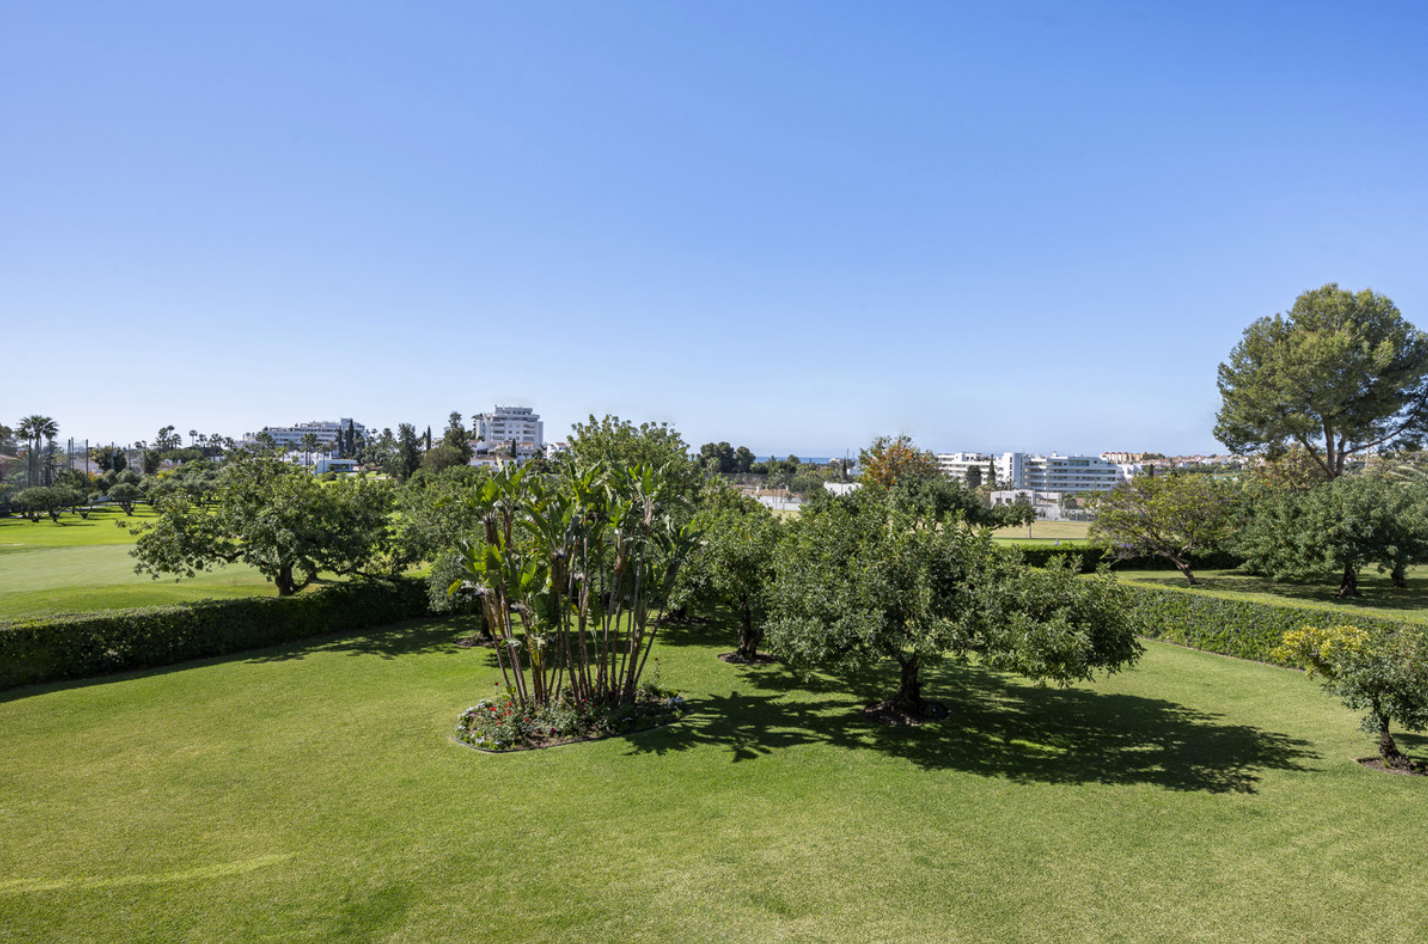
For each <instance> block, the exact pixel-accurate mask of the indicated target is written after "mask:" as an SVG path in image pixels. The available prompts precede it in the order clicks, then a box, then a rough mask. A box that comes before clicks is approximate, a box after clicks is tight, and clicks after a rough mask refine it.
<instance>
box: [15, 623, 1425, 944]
mask: <svg viewBox="0 0 1428 944" xmlns="http://www.w3.org/2000/svg"><path fill="white" fill-rule="evenodd" d="M462 632H463V630H462V628H461V627H459V626H457V625H455V624H453V623H450V622H440V621H433V622H426V623H417V624H410V625H406V626H403V627H397V628H394V629H391V630H388V631H386V632H382V633H374V634H362V635H349V636H345V637H340V638H329V639H325V640H319V641H315V642H312V643H310V644H306V645H295V646H289V647H285V648H280V649H274V650H267V651H263V652H259V653H250V654H247V655H244V656H239V657H230V658H227V659H222V660H209V661H206V662H201V663H192V664H188V665H185V666H179V667H174V668H170V669H167V670H161V671H154V672H148V673H143V674H135V675H130V676H123V677H117V678H113V679H107V680H92V681H88V682H82V683H75V684H71V685H58V686H47V687H43V688H38V689H26V690H20V691H16V692H10V693H6V694H5V695H0V730H3V731H4V732H5V736H4V738H3V739H0V834H3V835H4V837H5V841H4V842H3V843H0V940H16V941H20V940H23V941H56V942H59V941H64V942H75V941H125V942H130V941H204V942H223V941H245V942H246V941H257V940H272V941H304V942H309V941H314V942H315V941H334V942H336V941H378V940H380V941H395V942H423V944H424V942H441V941H462V942H466V941H506V942H523V941H532V942H534V941H550V942H580V944H589V942H604V941H610V942H616V941H618V942H627V941H628V942H646V941H647V942H660V944H667V942H670V941H741V942H742V941H758V942H763V941H775V942H778V941H899V942H901V941H909V942H911V941H929V942H934V941H935V942H946V941H1016V942H1067V941H1073V942H1074V941H1176V942H1179V941H1187V940H1204V941H1236V942H1240V941H1265V942H1275V944H1278V942H1283V941H1324V942H1343V941H1374V942H1385V941H1417V940H1419V939H1420V938H1421V933H1422V927H1423V926H1424V925H1425V923H1428V899H1425V897H1424V896H1423V895H1422V894H1421V882H1422V876H1423V874H1424V873H1425V866H1428V818H1425V817H1424V816H1423V815H1422V810H1423V807H1424V803H1425V797H1428V793H1425V791H1428V781H1425V780H1423V779H1420V778H1408V777H1396V776H1390V775H1385V774H1381V773H1375V772H1372V771H1369V770H1366V769H1364V768H1362V767H1360V766H1358V765H1357V764H1355V763H1354V761H1353V758H1354V757H1356V756H1362V755H1366V754H1369V753H1371V752H1372V746H1371V744H1370V743H1369V741H1368V740H1367V739H1365V738H1364V737H1363V736H1362V735H1360V734H1358V733H1357V731H1356V730H1355V728H1354V721H1353V718H1352V717H1351V716H1350V714H1349V713H1348V712H1346V711H1345V710H1343V709H1342V708H1340V707H1339V706H1338V705H1337V703H1336V702H1334V701H1332V700H1330V699H1328V698H1325V697H1324V696H1322V695H1321V694H1320V693H1319V691H1318V688H1317V686H1316V685H1314V684H1313V683H1312V682H1310V681H1308V680H1306V679H1305V678H1304V677H1303V676H1302V675H1300V674H1298V673H1295V672H1290V671H1285V670H1279V669H1274V668H1270V667H1266V666H1262V665H1256V664H1250V663H1243V662H1237V661H1235V660H1231V659H1225V658H1221V657H1218V656H1211V655H1207V654H1204V653H1198V652H1192V651H1189V650H1183V649H1177V648H1173V647H1170V646H1165V645H1160V644H1149V651H1148V653H1147V654H1146V657H1145V659H1144V661H1143V663H1142V665H1141V666H1140V667H1138V668H1136V669H1134V670H1131V671H1128V672H1125V673H1123V674H1121V675H1118V676H1115V677H1113V678H1111V679H1108V680H1105V681H1102V682H1099V683H1097V684H1094V685H1088V686H1080V687H1076V688H1073V689H1069V690H1058V689H1044V688H1036V687H1034V686H1028V685H1022V684H1019V683H1016V682H1012V681H1009V680H1007V679H1005V678H1003V677H1001V676H997V675H993V674H989V673H984V672H981V671H978V670H976V669H966V668H963V669H957V668H952V667H945V668H942V669H940V670H938V671H936V672H934V673H932V674H931V676H930V677H929V684H928V694H929V696H930V697H936V698H941V699H943V700H945V701H947V702H948V703H949V705H950V706H951V708H952V717H951V718H950V719H949V720H948V721H945V722H943V723H941V724H938V725H933V726H928V727H925V728H921V729H886V728H880V727H876V726H874V725H872V724H870V723H869V722H867V721H865V720H864V719H863V717H862V715H861V714H860V712H859V711H858V705H859V704H860V703H861V701H864V700H868V699H871V698H872V697H873V695H874V694H875V693H876V692H877V691H878V690H879V687H880V686H887V685H890V684H891V678H890V676H887V675H884V676H882V677H881V678H880V679H874V678H864V679H862V680H861V684H862V688H861V690H860V691H859V692H858V693H857V694H849V693H846V692H845V691H844V690H843V687H842V686H835V685H831V684H829V681H828V680H827V679H815V680H814V681H813V682H812V683H811V684H809V685H807V686H804V685H802V684H797V683H794V682H793V681H792V680H791V679H790V677H789V676H788V675H787V674H786V673H784V672H783V671H782V670H781V669H780V668H778V667H758V668H752V667H746V668H740V667H734V666H729V665H725V664H724V663H722V662H719V661H718V660H716V659H715V658H714V655H715V654H716V653H718V652H720V651H727V650H728V649H730V648H731V647H732V640H733V633H732V631H724V632H721V633H718V634H714V633H712V632H711V631H709V630H704V629H689V628H676V629H674V630H672V631H671V632H670V633H669V635H668V636H667V639H666V641H665V642H664V643H662V645H661V647H660V650H659V652H658V654H659V655H660V656H661V666H662V675H663V677H664V680H665V681H666V682H668V683H673V684H675V685H677V686H679V687H680V688H682V689H683V690H684V691H685V692H686V693H687V694H688V695H689V696H690V697H691V699H692V701H693V704H694V706H695V713H694V714H693V715H692V716H691V717H690V718H689V719H687V720H686V721H684V722H681V723H680V724H677V725H675V726H673V727H669V728H665V729H661V730H659V731H654V732H648V733H644V734H640V735H634V736H630V737H623V738H614V739H610V740H606V741H601V742H597V743H590V744H581V745H570V746H566V747H561V748H556V749H554V750H547V751H538V752H531V753H522V754H512V755H503V756H493V755H486V754H480V753H477V752H475V751H473V750H471V749H470V748H467V747H464V746H462V745H460V744H457V743H455V742H454V741H453V740H452V738H451V736H450V735H451V728H452V725H453V723H454V720H455V716H456V714H457V713H458V712H459V711H460V710H461V709H462V708H464V707H466V706H467V705H469V704H471V703H472V702H474V701H475V700H476V699H477V698H478V697H480V696H481V695H483V694H485V693H487V692H489V691H490V690H491V687H492V684H493V682H494V681H495V679H496V678H497V677H498V673H497V672H496V671H495V669H494V668H493V667H492V664H491V654H490V653H489V652H487V651H485V650H480V649H469V650H468V649H460V648H457V647H456V646H454V645H453V644H452V642H453V639H455V638H456V637H457V636H458V635H460V634H461V633H462ZM1404 742H1405V744H1406V746H1407V747H1408V749H1409V750H1411V751H1414V752H1417V753H1420V754H1422V753H1424V752H1425V748H1428V745H1425V742H1424V741H1423V739H1419V738H1412V737H1406V738H1404Z"/></svg>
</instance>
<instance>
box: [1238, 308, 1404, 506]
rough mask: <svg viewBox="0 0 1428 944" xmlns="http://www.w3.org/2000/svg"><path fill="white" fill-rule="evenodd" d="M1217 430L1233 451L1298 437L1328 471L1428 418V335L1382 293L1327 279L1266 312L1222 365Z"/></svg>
mask: <svg viewBox="0 0 1428 944" xmlns="http://www.w3.org/2000/svg"><path fill="white" fill-rule="evenodd" d="M1219 386H1220V395H1221V397H1222V399H1223V403H1222V406H1221V407H1220V412H1219V414H1218V415H1217V417H1216V425H1215V436H1216V438H1218V439H1219V440H1220V441H1221V442H1222V443H1224V444H1225V445H1226V446H1228V447H1229V449H1230V451H1231V452H1237V453H1251V452H1266V453H1269V454H1271V455H1272V454H1274V453H1276V452H1278V451H1282V450H1284V449H1285V448H1287V447H1288V446H1290V445H1297V446H1298V447H1299V448H1301V449H1303V450H1304V451H1305V453H1306V454H1307V455H1309V456H1310V457H1311V458H1312V459H1313V461H1314V462H1315V464H1316V465H1317V466H1318V467H1319V469H1320V470H1321V472H1322V473H1323V475H1324V478H1325V479H1334V478H1337V477H1339V476H1340V475H1343V473H1344V471H1345V463H1346V461H1347V459H1348V457H1349V456H1350V455H1352V454H1354V453H1362V452H1363V451H1365V450H1367V449H1370V448H1374V447H1385V446H1387V447H1392V446H1395V445H1402V444H1412V443H1416V442H1419V441H1420V440H1421V439H1422V436H1423V433H1424V431H1425V424H1428V336H1425V335H1424V334H1423V333H1422V332H1421V331H1419V330H1417V329H1416V328H1414V327H1413V326H1412V325H1411V324H1409V323H1408V322H1406V321H1404V320H1403V316H1402V315H1401V314H1400V313H1399V311H1398V308H1397V307H1395V306H1394V304H1393V302H1392V301H1390V300H1389V299H1388V298H1386V297H1385V296H1383V295H1379V294H1377V293H1375V292H1373V291H1370V290H1365V291H1362V292H1358V293H1353V292H1348V291H1345V290H1343V289H1341V288H1339V287H1338V286H1337V285H1335V284H1332V283H1331V284H1328V285H1325V286H1324V287H1322V288H1318V289H1314V290H1311V291H1308V292H1305V293H1304V294H1302V295H1300V296H1299V297H1298V298H1297V299H1296V300H1295V302H1294V307H1293V308H1292V309H1290V311H1289V313H1288V314H1287V315H1283V314H1279V315H1275V316H1274V317H1272V318H1261V319H1259V320H1258V321H1256V322H1254V323H1253V324H1251V325H1250V326H1249V327H1248V328H1246V329H1245V334H1244V338H1243V339H1242V340H1241V341H1240V343H1239V344H1238V345H1236V346H1235V349H1234V350H1233V351H1231V352H1230V359H1229V361H1227V362H1226V363H1223V364H1221V365H1220V371H1219Z"/></svg>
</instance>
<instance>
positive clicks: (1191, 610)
mask: <svg viewBox="0 0 1428 944" xmlns="http://www.w3.org/2000/svg"><path fill="white" fill-rule="evenodd" d="M1121 586H1123V587H1125V588H1126V589H1127V590H1128V591H1129V592H1130V594H1131V600H1132V605H1133V606H1134V614H1135V617H1136V619H1137V620H1138V621H1139V623H1140V633H1141V635H1143V636H1148V637H1150V638H1151V639H1160V640H1164V641H1165V642H1172V643H1176V644H1177V645H1181V646H1188V647H1190V648H1191V649H1203V650H1204V651H1206V652H1218V653H1219V654H1221V655H1226V656H1234V657H1236V658H1238V659H1253V660H1255V661H1256V662H1269V663H1271V664H1274V665H1283V666H1289V665H1290V663H1288V662H1285V661H1283V660H1280V659H1276V658H1274V655H1273V652H1274V649H1275V648H1276V647H1277V646H1278V645H1279V643H1280V640H1281V639H1282V638H1283V636H1284V634H1285V633H1286V632H1288V631H1289V630H1291V629H1298V628H1300V627H1301V626H1304V625H1309V626H1317V627H1329V626H1358V627H1361V628H1363V629H1370V630H1372V629H1377V630H1380V631H1381V630H1385V629H1395V628H1398V627H1400V626H1402V625H1403V623H1402V621H1401V620H1395V619H1389V618H1385V617H1381V616H1365V615H1363V614H1360V613H1342V612H1335V611H1334V610H1316V609H1310V608H1308V607H1301V606H1291V605H1280V604H1278V603H1259V602H1256V601H1252V600H1227V599H1224V598H1222V597H1212V596H1206V595H1203V594H1200V593H1197V592H1195V591H1193V590H1171V589H1158V588H1155V587H1137V586H1134V585H1132V584H1127V583H1124V582H1122V584H1121Z"/></svg>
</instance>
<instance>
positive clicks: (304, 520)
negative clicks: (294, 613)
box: [132, 456, 392, 596]
mask: <svg viewBox="0 0 1428 944" xmlns="http://www.w3.org/2000/svg"><path fill="white" fill-rule="evenodd" d="M391 505H392V493H391V489H390V487H389V486H388V484H387V483H386V482H380V481H378V482H363V481H359V480H353V479H344V480H340V481H337V482H332V483H328V484H324V483H321V482H318V481H317V479H316V478H315V477H314V476H312V475H311V474H310V473H308V472H305V471H304V470H302V469H301V468H299V467H297V466H294V465H291V464H289V463H286V462H283V461H281V460H279V459H274V458H271V457H267V456H254V457H249V458H240V459H238V460H236V461H234V462H232V463H230V464H229V465H227V466H225V467H224V469H223V471H222V473H221V474H220V476H219V479H218V482H217V485H216V487H215V489H214V494H213V499H212V502H211V504H209V505H208V506H207V507H199V506H197V505H195V504H194V503H193V501H192V500H191V499H190V498H189V496H188V495H186V494H184V493H183V492H182V491H177V492H173V493H171V494H169V495H167V496H165V497H163V498H161V499H159V500H158V505H157V510H158V512H159V517H158V519H157V520H156V521H154V522H152V523H149V524H146V525H143V526H141V527H139V528H137V529H135V533H136V534H138V535H139V540H138V542H137V543H136V544H135V546H134V550H133V551H132V554H133V556H134V558H135V560H136V561H137V562H138V563H137V564H136V566H135V568H134V569H135V570H136V571H137V572H139V573H148V574H152V575H153V576H154V577H155V578H157V577H158V576H159V575H160V574H178V575H181V576H189V577H192V576H193V575H194V574H195V572H197V571H200V570H209V569H211V568H213V567H216V566H223V565H225V564H231V563H235V562H238V561H242V562H243V563H245V564H248V565H250V566H251V567H253V568H254V569H256V570H257V571H258V572H259V573H261V574H262V575H263V576H264V577H266V578H267V579H268V580H270V581H272V582H273V584H274V585H275V586H276V587H277V590H278V595H279V596H288V595H289V594H293V593H296V592H297V591H299V590H301V589H303V588H304V587H306V586H307V585H308V584H310V583H312V581H314V580H315V579H317V575H318V573H319V572H322V571H327V572H330V573H336V574H371V573H374V572H375V568H377V566H378V565H379V563H380V561H381V557H382V555H383V553H384V552H385V550H386V547H387V542H388V539H389V538H388V526H387V514H388V511H389V510H390V509H391Z"/></svg>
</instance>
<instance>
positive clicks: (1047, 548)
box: [1017, 544, 1244, 574]
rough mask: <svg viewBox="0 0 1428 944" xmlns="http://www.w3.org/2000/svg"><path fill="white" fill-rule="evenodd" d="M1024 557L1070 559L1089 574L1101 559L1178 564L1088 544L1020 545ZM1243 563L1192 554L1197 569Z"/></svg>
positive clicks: (1154, 566) (1031, 560) (1119, 565)
mask: <svg viewBox="0 0 1428 944" xmlns="http://www.w3.org/2000/svg"><path fill="white" fill-rule="evenodd" d="M1017 549H1018V550H1020V551H1021V556H1022V559H1024V560H1025V561H1026V562H1027V563H1028V564H1031V565H1032V566H1033V567H1045V566H1046V565H1047V564H1048V563H1049V562H1050V561H1053V560H1069V561H1071V562H1072V563H1073V564H1075V565H1076V566H1078V567H1080V568H1081V573H1083V574H1089V573H1092V572H1093V571H1095V569H1096V568H1097V567H1099V566H1100V564H1101V561H1103V560H1106V561H1109V562H1110V564H1111V566H1112V567H1114V568H1115V569H1116V570H1174V569H1175V565H1174V564H1172V563H1171V562H1170V561H1169V560H1167V559H1166V558H1164V557H1130V558H1126V559H1125V560H1120V561H1118V560H1115V559H1114V558H1112V557H1110V556H1109V555H1108V554H1107V553H1106V551H1105V550H1104V549H1103V548H1099V547H1092V546H1090V545H1085V544H1063V545H1061V546H1059V547H1058V546H1057V545H1054V544H1053V545H1041V546H1036V547H1023V546H1017ZM1242 563H1244V561H1243V559H1242V558H1239V557H1236V556H1234V555H1233V554H1228V553H1225V552H1216V553H1214V554H1197V555H1193V556H1192V557H1191V558H1190V567H1191V568H1192V569H1194V570H1230V569H1232V568H1235V567H1238V566H1240V564H1242Z"/></svg>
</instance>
